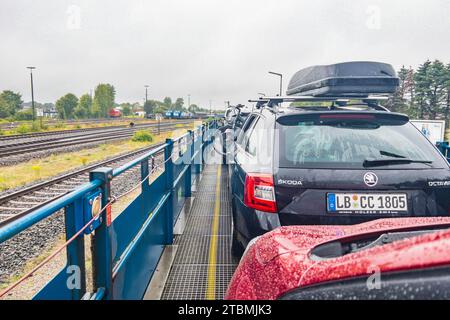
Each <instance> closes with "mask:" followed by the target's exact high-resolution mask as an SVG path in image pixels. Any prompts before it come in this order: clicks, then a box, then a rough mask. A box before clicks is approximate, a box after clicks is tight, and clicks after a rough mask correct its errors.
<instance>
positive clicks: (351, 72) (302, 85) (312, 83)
mask: <svg viewBox="0 0 450 320" xmlns="http://www.w3.org/2000/svg"><path fill="white" fill-rule="evenodd" d="M398 85H399V79H398V78H397V75H396V73H395V70H394V68H393V67H392V66H391V65H390V64H386V63H381V62H369V61H356V62H344V63H336V64H330V65H323V66H312V67H309V68H305V69H302V70H300V71H298V72H297V73H296V74H295V75H294V76H293V77H292V79H291V81H290V82H289V86H288V90H287V95H300V96H317V97H321V96H325V97H330V96H333V97H339V96H346V97H349V96H350V97H353V96H355V97H365V96H368V95H371V94H390V93H393V92H395V90H396V89H397V87H398Z"/></svg>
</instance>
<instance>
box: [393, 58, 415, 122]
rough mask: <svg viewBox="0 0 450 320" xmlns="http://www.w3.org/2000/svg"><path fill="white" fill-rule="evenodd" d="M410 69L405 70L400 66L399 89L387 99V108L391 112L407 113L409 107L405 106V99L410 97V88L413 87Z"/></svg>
mask: <svg viewBox="0 0 450 320" xmlns="http://www.w3.org/2000/svg"><path fill="white" fill-rule="evenodd" d="M411 72H414V71H413V70H412V69H411V68H410V69H407V68H405V66H402V67H401V68H400V70H399V71H398V73H397V74H398V78H399V80H400V81H399V82H400V83H399V87H398V88H397V90H396V92H395V93H394V94H393V95H392V96H391V97H390V98H389V100H388V103H387V107H388V108H389V110H391V111H393V112H404V113H409V110H408V109H409V106H408V104H407V97H410V96H411V88H412V86H413V84H414V83H413V81H412V76H411Z"/></svg>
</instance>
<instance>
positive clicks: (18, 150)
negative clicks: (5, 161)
mask: <svg viewBox="0 0 450 320" xmlns="http://www.w3.org/2000/svg"><path fill="white" fill-rule="evenodd" d="M191 122H192V120H188V121H178V122H170V123H164V122H163V123H161V124H159V125H158V124H157V123H151V124H140V125H135V126H133V127H123V126H122V127H118V128H108V129H102V130H89V131H77V132H74V133H70V132H69V133H66V132H64V131H63V132H60V133H59V135H58V134H54V133H52V134H49V135H41V136H39V137H42V139H39V140H33V139H32V140H26V139H25V141H22V142H15V141H12V142H11V143H3V144H1V145H0V158H6V157H10V156H14V155H22V154H27V153H33V152H37V151H42V150H49V149H55V148H61V147H68V146H76V145H84V144H90V143H95V142H104V141H112V140H120V139H126V138H129V137H131V136H132V135H133V134H134V132H136V131H138V130H143V129H150V130H151V131H152V132H153V133H156V132H157V131H158V130H159V131H160V132H168V131H171V130H173V129H174V128H175V126H176V125H177V124H189V123H191ZM22 138H23V137H22ZM30 138H36V136H33V137H30Z"/></svg>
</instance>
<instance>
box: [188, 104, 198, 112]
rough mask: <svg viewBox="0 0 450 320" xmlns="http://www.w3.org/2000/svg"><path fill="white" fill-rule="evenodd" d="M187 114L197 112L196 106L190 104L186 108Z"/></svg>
mask: <svg viewBox="0 0 450 320" xmlns="http://www.w3.org/2000/svg"><path fill="white" fill-rule="evenodd" d="M188 111H189V112H199V111H200V108H199V107H198V106H197V105H196V104H191V105H190V106H189V108H188Z"/></svg>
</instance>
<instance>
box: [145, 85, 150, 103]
mask: <svg viewBox="0 0 450 320" xmlns="http://www.w3.org/2000/svg"><path fill="white" fill-rule="evenodd" d="M144 87H145V102H147V101H148V95H147V94H148V92H147V90H148V87H149V85H145V86H144Z"/></svg>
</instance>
